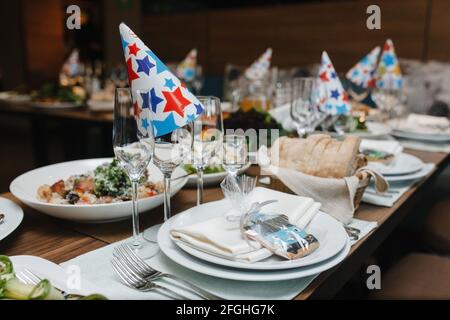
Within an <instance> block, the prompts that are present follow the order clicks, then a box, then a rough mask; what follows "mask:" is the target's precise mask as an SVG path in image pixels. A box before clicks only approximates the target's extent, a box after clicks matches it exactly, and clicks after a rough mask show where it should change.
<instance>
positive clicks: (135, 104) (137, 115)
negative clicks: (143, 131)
mask: <svg viewBox="0 0 450 320" xmlns="http://www.w3.org/2000/svg"><path fill="white" fill-rule="evenodd" d="M133 107H134V116H135V117H136V118H139V105H138V103H137V101H135V102H134V105H133Z"/></svg>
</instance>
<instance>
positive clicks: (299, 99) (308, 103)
mask: <svg viewBox="0 0 450 320" xmlns="http://www.w3.org/2000/svg"><path fill="white" fill-rule="evenodd" d="M314 82H315V79H314V78H312V77H302V78H294V79H292V83H291V86H292V88H291V112H290V114H291V118H292V120H293V121H294V123H295V126H296V129H297V133H298V135H299V137H304V136H306V135H307V134H308V133H311V132H312V131H313V130H314V128H313V127H312V123H313V121H314V118H315V117H316V113H315V110H314V108H315V101H314V99H315V96H314Z"/></svg>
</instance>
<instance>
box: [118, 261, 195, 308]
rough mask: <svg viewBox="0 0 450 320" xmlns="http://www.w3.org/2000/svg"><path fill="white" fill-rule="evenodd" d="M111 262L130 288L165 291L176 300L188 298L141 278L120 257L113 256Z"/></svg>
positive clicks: (144, 290)
mask: <svg viewBox="0 0 450 320" xmlns="http://www.w3.org/2000/svg"><path fill="white" fill-rule="evenodd" d="M111 264H112V266H113V268H114V270H115V271H116V274H117V275H118V276H119V278H120V279H122V281H123V282H124V283H125V284H126V285H127V286H129V287H130V288H133V289H136V290H139V291H142V292H149V291H156V290H160V291H163V292H165V293H166V294H168V295H169V296H172V297H175V298H176V299H178V300H190V299H188V298H186V297H185V296H182V295H181V294H178V293H177V292H175V291H173V290H171V289H169V288H167V287H164V286H161V285H159V284H156V283H154V282H152V281H149V280H146V279H144V278H142V277H141V276H139V275H138V274H137V273H136V272H134V271H133V270H132V269H131V268H130V267H129V266H128V265H127V264H126V263H124V262H123V261H122V260H120V259H117V258H115V259H113V260H111Z"/></svg>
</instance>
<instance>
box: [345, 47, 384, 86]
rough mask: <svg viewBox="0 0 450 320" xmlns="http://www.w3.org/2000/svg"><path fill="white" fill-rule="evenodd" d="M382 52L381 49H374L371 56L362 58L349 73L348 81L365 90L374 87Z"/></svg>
mask: <svg viewBox="0 0 450 320" xmlns="http://www.w3.org/2000/svg"><path fill="white" fill-rule="evenodd" d="M380 50H381V49H380V47H376V48H374V49H372V51H370V53H369V54H367V55H366V56H365V57H364V58H362V59H361V60H360V61H359V62H358V63H357V64H355V65H354V66H353V67H352V68H351V69H350V70H349V71H348V72H347V74H346V77H347V79H348V80H350V81H351V82H353V83H354V84H356V85H358V86H360V87H363V88H371V87H374V86H375V69H376V67H377V61H378V56H379V55H380Z"/></svg>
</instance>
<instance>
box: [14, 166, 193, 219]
mask: <svg viewBox="0 0 450 320" xmlns="http://www.w3.org/2000/svg"><path fill="white" fill-rule="evenodd" d="M110 161H112V159H111V158H100V159H88V160H76V161H69V162H63V163H58V164H53V165H49V166H46V167H42V168H39V169H35V170H32V171H29V172H27V173H24V174H22V175H21V176H19V177H17V178H16V179H14V181H13V182H12V183H11V185H10V186H9V189H10V191H11V193H12V194H13V195H14V196H16V197H17V198H19V199H20V201H22V202H24V203H25V204H27V205H28V206H30V207H32V208H34V209H36V210H38V211H40V212H42V213H45V214H48V215H51V216H54V217H56V218H61V219H67V220H75V221H80V222H109V221H115V220H121V219H126V218H129V217H130V216H131V209H132V208H131V201H125V202H117V203H107V204H93V205H71V204H53V203H45V202H42V201H40V200H38V198H37V189H38V187H39V186H40V185H42V184H49V185H51V184H53V183H55V182H56V181H58V180H59V179H67V178H68V177H69V176H71V175H74V174H83V173H86V172H87V171H91V170H94V169H95V168H96V167H97V166H99V165H101V164H102V163H105V162H110ZM148 170H149V175H150V180H151V181H161V180H162V179H163V175H162V173H161V171H159V169H158V168H157V167H155V166H154V165H153V164H150V165H149V167H148ZM185 174H186V172H185V171H184V170H183V169H181V168H177V169H175V171H174V173H173V175H172V177H173V178H177V177H180V176H183V175H185ZM186 181H187V177H186V178H183V179H177V180H175V181H174V182H173V183H172V186H171V195H172V196H173V195H174V194H176V193H177V192H178V191H179V190H180V189H181V188H182V187H183V186H184V185H185V184H186ZM163 202H164V195H163V194H158V195H156V196H153V197H150V198H145V199H140V200H139V211H140V212H145V211H148V210H150V209H153V208H156V207H158V206H159V205H161V204H162V203H163Z"/></svg>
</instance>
